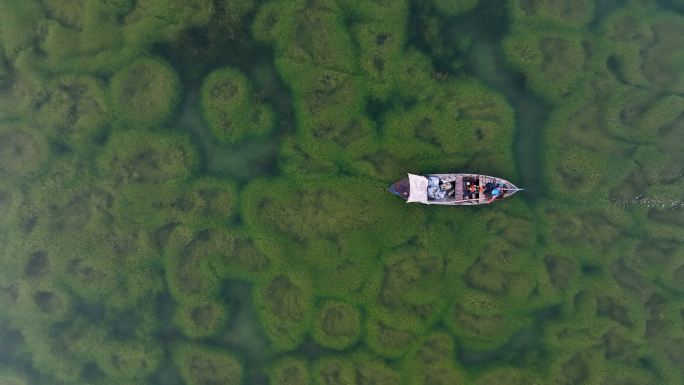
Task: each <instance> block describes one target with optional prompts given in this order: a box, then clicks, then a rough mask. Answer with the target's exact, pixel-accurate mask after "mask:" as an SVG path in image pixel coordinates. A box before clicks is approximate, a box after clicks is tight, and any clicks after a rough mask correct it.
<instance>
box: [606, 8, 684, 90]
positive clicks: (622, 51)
mask: <svg viewBox="0 0 684 385" xmlns="http://www.w3.org/2000/svg"><path fill="white" fill-rule="evenodd" d="M638 13H641V14H643V13H644V11H643V9H642V8H640V7H639V6H633V7H626V8H623V9H621V10H618V11H616V12H615V13H614V14H613V15H611V16H610V17H609V18H608V19H607V20H606V22H605V24H604V25H603V30H604V31H605V32H604V36H605V38H606V39H607V42H608V45H609V48H608V49H609V50H610V52H612V54H611V56H610V58H611V60H613V63H614V64H613V68H614V72H615V73H616V74H618V75H619V77H621V78H622V80H624V81H625V82H629V83H633V84H635V85H639V86H646V87H649V88H652V89H654V90H658V91H665V92H673V93H676V92H681V90H682V87H684V83H682V81H683V78H682V74H683V72H682V70H681V67H682V58H681V55H680V54H679V52H680V51H681V45H682V43H683V41H682V40H681V39H680V38H679V36H680V35H681V29H682V28H683V27H684V18H682V16H681V15H678V14H675V13H672V12H667V11H656V12H653V11H651V12H648V13H647V16H646V17H643V16H642V17H637V16H636V14H638ZM665 36H668V37H667V38H665Z"/></svg>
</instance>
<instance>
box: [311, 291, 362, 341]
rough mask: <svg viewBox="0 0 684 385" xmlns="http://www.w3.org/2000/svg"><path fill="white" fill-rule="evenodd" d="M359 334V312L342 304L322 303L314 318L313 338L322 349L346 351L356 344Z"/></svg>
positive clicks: (335, 302)
mask: <svg viewBox="0 0 684 385" xmlns="http://www.w3.org/2000/svg"><path fill="white" fill-rule="evenodd" d="M360 332H361V315H360V314H359V310H358V309H356V308H355V307H353V306H351V305H349V304H347V303H344V302H337V301H327V302H325V303H323V304H322V305H321V306H320V309H319V311H318V314H317V315H316V316H315V318H314V328H313V331H312V334H313V338H314V340H315V341H316V342H317V343H318V344H319V345H321V346H323V347H327V348H332V349H336V350H343V349H346V348H348V347H350V346H352V345H354V343H356V341H357V340H358V338H359V334H360Z"/></svg>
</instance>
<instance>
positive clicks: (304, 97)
mask: <svg viewBox="0 0 684 385" xmlns="http://www.w3.org/2000/svg"><path fill="white" fill-rule="evenodd" d="M281 61H282V64H280V63H279V66H280V67H283V70H281V72H283V74H282V76H283V77H284V79H285V81H287V82H288V83H290V84H292V85H293V87H296V88H294V89H293V93H294V94H295V99H294V100H295V103H294V104H295V105H294V107H295V111H296V118H297V123H298V126H299V130H298V131H297V136H298V139H299V140H300V141H301V143H302V146H303V148H304V149H306V150H307V152H308V153H309V154H310V155H311V156H313V157H314V158H315V159H323V160H327V159H330V160H337V159H339V158H343V157H345V154H346V156H350V155H356V156H359V155H363V154H366V153H368V152H369V151H372V150H373V149H374V148H376V147H375V141H374V139H373V138H374V136H375V127H374V126H373V123H372V122H371V121H369V120H368V119H366V118H365V117H363V115H362V114H363V109H364V95H363V89H362V84H363V82H362V79H361V78H360V77H358V76H356V75H354V74H349V73H346V72H340V71H336V70H331V69H327V68H324V67H318V66H315V65H313V64H309V63H305V64H301V63H298V62H296V61H294V60H292V59H289V58H284V59H281Z"/></svg>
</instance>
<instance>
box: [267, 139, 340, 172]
mask: <svg viewBox="0 0 684 385" xmlns="http://www.w3.org/2000/svg"><path fill="white" fill-rule="evenodd" d="M279 155H280V156H279V161H278V166H279V168H280V169H281V170H282V172H283V173H284V174H286V175H289V176H292V177H296V176H297V175H334V174H335V173H336V172H337V171H338V170H339V166H338V165H336V164H335V163H334V162H332V161H330V160H323V159H315V158H313V157H312V156H311V155H310V154H309V153H308V152H307V151H306V150H305V149H304V148H303V146H302V145H301V143H299V141H298V140H297V138H296V137H294V136H287V137H285V138H284V139H283V141H282V143H281V146H280V154H279Z"/></svg>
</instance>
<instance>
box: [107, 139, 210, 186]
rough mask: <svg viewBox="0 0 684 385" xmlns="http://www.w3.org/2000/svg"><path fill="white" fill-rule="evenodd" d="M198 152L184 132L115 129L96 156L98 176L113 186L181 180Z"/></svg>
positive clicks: (188, 172)
mask: <svg viewBox="0 0 684 385" xmlns="http://www.w3.org/2000/svg"><path fill="white" fill-rule="evenodd" d="M196 163H197V155H196V154H195V151H194V148H193V146H192V145H191V144H190V140H189V139H188V137H187V136H185V135H175V134H162V133H157V132H150V131H145V130H135V131H133V130H127V131H117V132H114V133H113V134H112V135H111V136H110V137H109V138H108V140H107V145H106V148H105V149H104V150H103V152H102V154H101V155H100V156H99V158H98V169H99V174H100V177H102V178H103V179H104V180H106V181H107V182H108V183H111V184H112V185H113V186H115V187H116V186H121V185H127V184H131V185H136V184H157V183H163V182H168V181H176V180H184V179H186V178H187V177H188V176H190V174H191V173H192V171H194V168H195V167H196Z"/></svg>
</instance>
